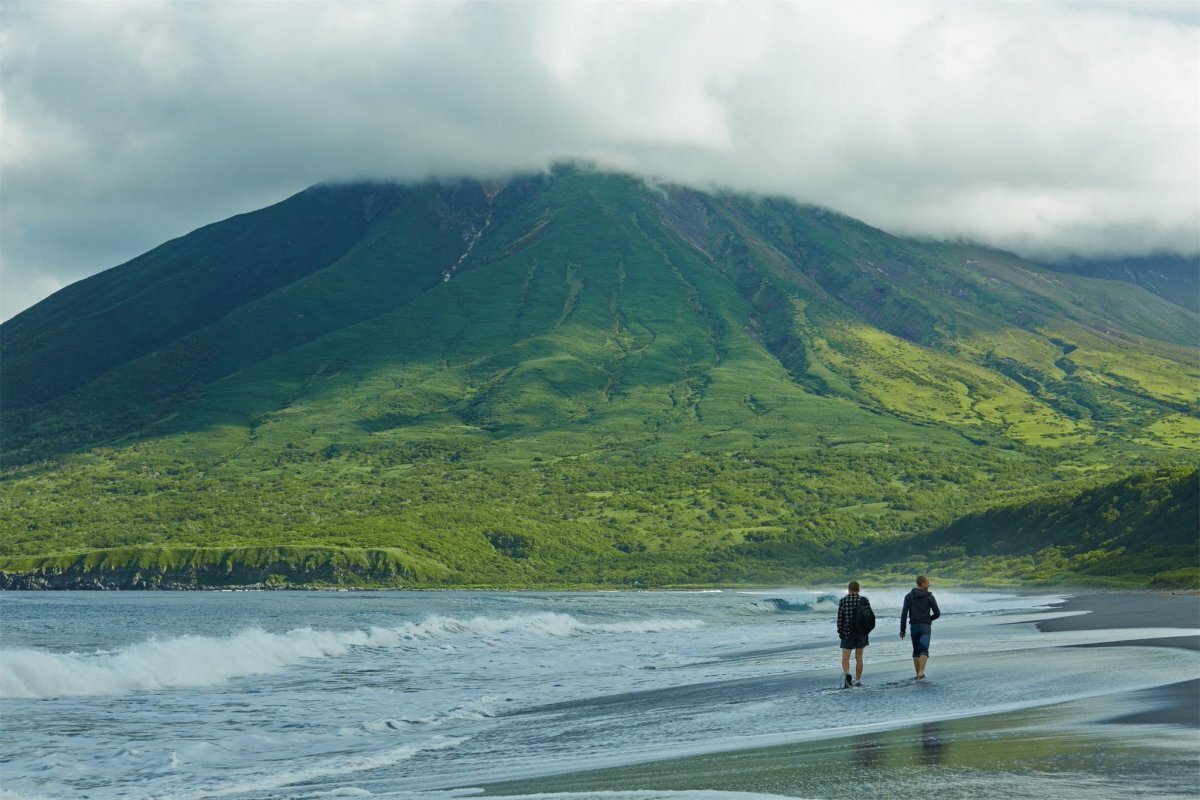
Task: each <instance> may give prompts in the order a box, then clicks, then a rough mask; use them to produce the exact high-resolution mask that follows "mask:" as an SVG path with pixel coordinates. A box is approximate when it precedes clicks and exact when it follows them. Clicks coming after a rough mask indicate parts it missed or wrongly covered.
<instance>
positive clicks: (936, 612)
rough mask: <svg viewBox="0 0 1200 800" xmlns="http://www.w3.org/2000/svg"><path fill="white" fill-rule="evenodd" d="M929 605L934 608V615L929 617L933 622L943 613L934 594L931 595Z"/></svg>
mask: <svg viewBox="0 0 1200 800" xmlns="http://www.w3.org/2000/svg"><path fill="white" fill-rule="evenodd" d="M929 607H930V608H931V609H933V616H932V617H930V618H929V621H930V622H933V621H934V620H935V619H937V618H938V617H940V616H941V615H942V610H941V609H940V608H938V606H937V598H936V597H934V596H933V595H929Z"/></svg>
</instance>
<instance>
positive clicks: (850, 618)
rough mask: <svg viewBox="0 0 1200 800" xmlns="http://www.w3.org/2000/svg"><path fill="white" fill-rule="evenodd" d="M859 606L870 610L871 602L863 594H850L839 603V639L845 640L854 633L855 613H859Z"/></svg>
mask: <svg viewBox="0 0 1200 800" xmlns="http://www.w3.org/2000/svg"><path fill="white" fill-rule="evenodd" d="M859 605H864V606H867V607H868V608H870V606H871V601H870V600H868V599H867V598H865V597H863V596H862V595H861V594H848V595H846V596H845V597H843V598H842V599H841V602H839V603H838V618H837V631H838V638H841V639H844V638H846V637H847V636H849V635H850V634H852V633H854V612H856V611H858V607H859Z"/></svg>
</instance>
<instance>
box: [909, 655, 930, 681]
mask: <svg viewBox="0 0 1200 800" xmlns="http://www.w3.org/2000/svg"><path fill="white" fill-rule="evenodd" d="M928 660H929V656H921V657H920V658H914V659H913V661H915V662H917V677H918V678H924V677H925V662H926V661H928Z"/></svg>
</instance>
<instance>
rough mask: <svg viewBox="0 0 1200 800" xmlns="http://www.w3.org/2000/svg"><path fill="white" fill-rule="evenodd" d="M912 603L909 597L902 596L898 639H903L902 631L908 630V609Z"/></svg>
mask: <svg viewBox="0 0 1200 800" xmlns="http://www.w3.org/2000/svg"><path fill="white" fill-rule="evenodd" d="M911 603H912V598H911V597H910V596H909V595H904V605H903V606H902V607H901V608H900V638H901V639H903V638H904V631H905V630H906V629H907V628H908V607H909V605H910V604H911Z"/></svg>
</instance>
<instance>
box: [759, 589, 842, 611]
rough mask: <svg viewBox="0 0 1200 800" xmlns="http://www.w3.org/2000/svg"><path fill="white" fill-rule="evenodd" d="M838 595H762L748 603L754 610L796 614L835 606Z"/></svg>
mask: <svg viewBox="0 0 1200 800" xmlns="http://www.w3.org/2000/svg"><path fill="white" fill-rule="evenodd" d="M837 604H838V597H837V595H833V594H823V595H820V596H818V597H812V596H811V595H804V596H803V598H797V597H764V598H763V599H761V600H755V601H753V602H751V603H750V608H751V609H752V610H754V611H765V612H767V613H772V614H796V613H804V612H808V611H823V610H825V609H827V608H837Z"/></svg>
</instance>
